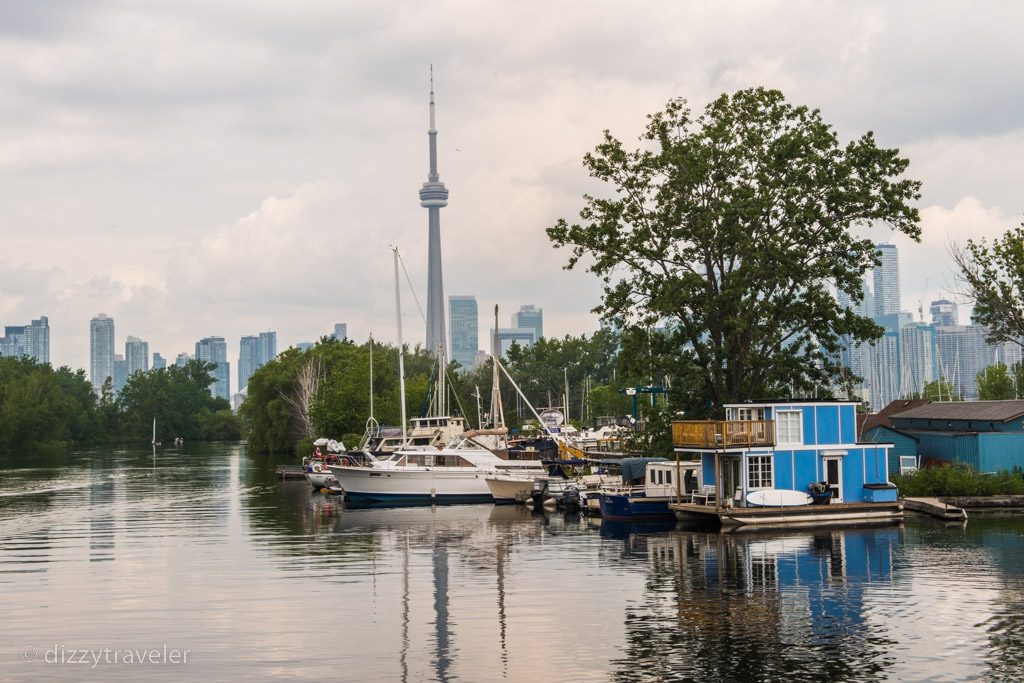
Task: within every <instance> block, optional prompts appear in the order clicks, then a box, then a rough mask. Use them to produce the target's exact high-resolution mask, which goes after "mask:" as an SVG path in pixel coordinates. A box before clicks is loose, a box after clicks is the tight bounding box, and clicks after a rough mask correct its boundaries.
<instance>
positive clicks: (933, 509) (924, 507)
mask: <svg viewBox="0 0 1024 683" xmlns="http://www.w3.org/2000/svg"><path fill="white" fill-rule="evenodd" d="M903 507H905V508H906V509H907V510H912V511H914V512H920V513H922V514H925V515H930V516H932V517H937V518H939V519H941V520H943V521H946V522H959V521H965V520H966V519H967V510H964V509H963V508H960V507H956V506H955V505H950V504H949V503H944V502H942V501H941V500H939V499H938V498H904V499H903Z"/></svg>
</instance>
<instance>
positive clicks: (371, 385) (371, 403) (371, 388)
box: [370, 332, 373, 419]
mask: <svg viewBox="0 0 1024 683" xmlns="http://www.w3.org/2000/svg"><path fill="white" fill-rule="evenodd" d="M370 419H373V332H371V333H370Z"/></svg>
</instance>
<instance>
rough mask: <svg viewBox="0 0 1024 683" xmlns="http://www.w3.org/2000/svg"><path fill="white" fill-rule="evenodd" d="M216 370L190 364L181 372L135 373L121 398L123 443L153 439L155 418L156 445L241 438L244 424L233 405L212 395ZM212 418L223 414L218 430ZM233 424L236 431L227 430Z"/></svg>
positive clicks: (176, 368) (175, 369)
mask: <svg viewBox="0 0 1024 683" xmlns="http://www.w3.org/2000/svg"><path fill="white" fill-rule="evenodd" d="M214 367H215V366H214V364H213V363H205V362H203V361H199V360H192V361H189V362H188V363H187V364H185V365H184V366H181V367H179V366H177V365H172V366H171V367H169V368H162V369H159V370H150V371H149V372H134V373H132V375H131V376H130V377H129V378H128V381H127V382H126V383H125V385H124V388H123V389H122V390H121V393H120V394H119V395H118V397H117V405H118V407H119V408H120V414H121V420H122V433H123V434H124V437H125V439H127V440H129V441H136V440H141V439H143V438H145V439H146V440H149V438H150V437H151V435H152V425H153V418H156V423H157V425H156V426H157V434H156V438H157V440H158V441H170V440H172V439H173V438H174V437H176V436H180V437H182V438H184V439H186V440H189V441H191V440H196V439H199V440H215V439H220V438H224V439H237V438H238V435H239V434H240V431H241V425H240V422H239V421H238V419H237V418H236V417H235V416H234V415H232V414H231V405H230V404H229V403H228V402H227V401H225V400H224V399H222V398H214V397H213V396H212V395H211V394H210V385H211V384H213V382H214V379H213V377H211V375H210V371H211V370H213V368H214ZM223 413H226V415H224V414H223ZM214 414H222V415H221V417H220V418H219V427H218V429H212V428H211V424H212V423H211V419H212V417H211V416H212V415H214ZM231 422H234V426H233V428H232V427H230V426H229V424H230V423H231ZM214 434H220V435H223V436H213V435H214Z"/></svg>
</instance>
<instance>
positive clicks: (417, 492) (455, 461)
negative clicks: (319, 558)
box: [329, 249, 544, 507]
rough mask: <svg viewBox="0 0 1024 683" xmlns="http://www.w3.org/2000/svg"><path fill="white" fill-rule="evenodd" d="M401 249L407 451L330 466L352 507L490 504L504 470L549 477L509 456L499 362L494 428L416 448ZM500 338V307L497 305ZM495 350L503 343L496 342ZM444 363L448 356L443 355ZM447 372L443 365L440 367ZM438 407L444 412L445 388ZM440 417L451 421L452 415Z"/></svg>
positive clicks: (532, 462)
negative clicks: (491, 481)
mask: <svg viewBox="0 0 1024 683" xmlns="http://www.w3.org/2000/svg"><path fill="white" fill-rule="evenodd" d="M398 259H399V257H398V250H397V249H395V250H394V260H395V324H396V327H397V332H398V349H399V352H398V377H399V397H400V403H399V405H400V406H401V414H402V443H403V446H402V448H400V449H398V450H397V451H395V452H394V453H393V454H392V455H391V456H390V457H388V458H381V459H377V460H374V461H372V462H370V463H369V466H368V467H357V466H352V465H329V469H330V471H331V473H332V474H333V475H334V476H335V478H336V479H337V480H338V483H339V485H340V486H341V487H342V488H343V489H344V490H345V494H346V496H347V498H348V503H349V505H352V506H354V507H358V506H367V505H395V506H397V505H434V504H452V503H490V502H492V501H493V500H494V499H493V497H492V496H491V492H490V490H489V489H488V488H487V481H486V477H487V475H491V474H495V473H498V472H523V473H529V474H535V475H538V476H539V475H542V474H543V473H544V471H543V467H542V465H541V462H540V460H539V459H529V458H521V459H512V458H509V452H508V439H507V437H508V430H507V429H506V428H505V425H504V410H503V408H502V405H501V392H500V387H499V385H498V362H497V360H495V362H494V377H493V388H492V394H491V416H492V419H493V424H492V427H491V428H490V429H477V430H471V431H468V432H465V433H463V434H461V435H459V436H455V437H454V438H453V439H452V440H451V441H450V442H449V443H448V445H446V446H445V447H444V448H440V449H434V448H429V447H427V448H414V447H410V445H409V439H408V432H407V431H406V419H405V360H404V354H403V352H402V348H403V344H402V316H401V308H402V302H401V295H400V289H399V284H398ZM494 316H495V325H494V328H495V334H497V329H498V325H497V316H498V307H497V306H495V307H494ZM495 348H498V346H497V340H495ZM441 360H442V361H443V354H441ZM440 367H441V368H442V370H443V367H444V364H443V362H442V363H441V364H440ZM435 406H436V407H437V409H438V410H439V411H440V412H441V413H442V416H443V413H444V398H443V386H441V387H440V388H439V390H438V396H437V398H436V400H435ZM438 419H445V420H448V419H450V418H447V417H439V418H438Z"/></svg>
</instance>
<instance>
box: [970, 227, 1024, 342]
mask: <svg viewBox="0 0 1024 683" xmlns="http://www.w3.org/2000/svg"><path fill="white" fill-rule="evenodd" d="M952 252H953V259H954V261H955V262H956V264H957V268H958V269H959V271H960V273H959V274H960V278H961V281H962V283H963V285H964V292H963V293H964V294H965V295H966V296H967V297H968V298H969V299H970V300H971V301H972V303H973V304H974V311H973V313H972V314H971V317H972V318H973V319H974V321H975V322H977V323H978V324H980V325H984V326H985V327H986V328H988V341H989V343H991V344H998V343H999V342H1005V341H1011V342H1013V343H1015V344H1018V345H1024V340H1022V338H1021V337H1022V336H1024V224H1022V225H1020V226H1018V227H1016V228H1013V229H1011V230H1008V231H1007V232H1006V233H1005V234H1004V235H1003V236H1002V237H1001V238H1000V239H997V240H994V241H993V242H992V245H991V246H989V244H988V242H987V241H986V240H984V239H980V240H967V244H966V246H958V245H955V246H954V247H953V249H952Z"/></svg>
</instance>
